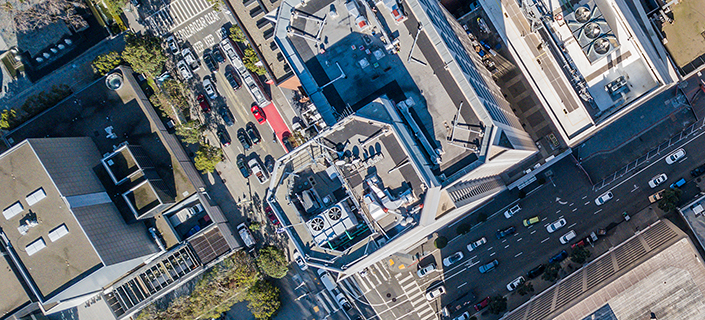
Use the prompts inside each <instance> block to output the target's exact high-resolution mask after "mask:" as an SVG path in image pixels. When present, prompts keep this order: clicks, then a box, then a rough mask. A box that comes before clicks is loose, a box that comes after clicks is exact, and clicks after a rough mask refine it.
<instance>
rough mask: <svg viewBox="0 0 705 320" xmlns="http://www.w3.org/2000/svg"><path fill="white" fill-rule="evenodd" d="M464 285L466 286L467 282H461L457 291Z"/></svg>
mask: <svg viewBox="0 0 705 320" xmlns="http://www.w3.org/2000/svg"><path fill="white" fill-rule="evenodd" d="M466 284H468V283H467V282H463V283H462V284H461V285H459V286H458V289H460V287H462V286H464V285H466Z"/></svg>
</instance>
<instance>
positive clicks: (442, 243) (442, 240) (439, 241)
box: [433, 236, 448, 249]
mask: <svg viewBox="0 0 705 320" xmlns="http://www.w3.org/2000/svg"><path fill="white" fill-rule="evenodd" d="M433 245H434V246H436V248H438V249H443V248H445V247H446V246H447V245H448V238H446V237H444V236H440V237H438V238H436V241H433Z"/></svg>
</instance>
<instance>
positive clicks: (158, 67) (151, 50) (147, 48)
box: [122, 35, 166, 76]
mask: <svg viewBox="0 0 705 320" xmlns="http://www.w3.org/2000/svg"><path fill="white" fill-rule="evenodd" d="M126 42H127V45H126V46H125V50H123V51H122V59H123V60H125V62H127V63H129V64H130V66H132V69H133V70H135V72H137V73H146V74H148V75H152V76H155V75H159V73H160V72H161V71H162V67H163V66H164V62H166V56H165V55H164V52H163V51H162V47H161V44H160V40H159V38H157V37H152V36H149V35H131V36H129V37H127V39H126Z"/></svg>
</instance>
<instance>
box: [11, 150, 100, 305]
mask: <svg viewBox="0 0 705 320" xmlns="http://www.w3.org/2000/svg"><path fill="white" fill-rule="evenodd" d="M0 168H3V170H2V173H0V185H2V186H4V188H3V192H0V207H2V208H3V210H4V209H6V208H8V207H10V206H12V205H13V204H14V203H16V202H17V201H19V202H20V203H21V204H22V207H23V209H22V211H21V212H20V213H18V214H17V215H15V216H13V217H11V218H10V219H6V218H5V217H2V218H0V228H2V230H3V232H4V233H5V234H6V235H7V237H8V238H9V239H10V241H11V243H12V245H13V247H14V249H15V252H16V253H17V256H18V257H19V259H20V261H21V262H22V264H23V265H24V267H25V268H26V269H27V270H29V272H30V277H31V278H32V281H33V282H34V283H35V284H36V286H37V288H38V289H39V290H40V291H41V292H40V294H42V295H43V296H44V297H47V296H49V295H50V294H52V293H53V292H55V291H57V290H58V289H61V288H62V287H64V286H66V285H69V284H70V282H71V281H72V280H73V279H74V278H77V277H79V276H80V275H81V274H83V273H85V272H88V271H90V270H92V269H94V268H97V267H99V266H101V265H102V263H101V260H100V257H99V256H98V254H97V253H96V251H95V249H94V248H93V246H92V245H91V243H90V241H89V240H88V238H87V237H86V235H85V234H84V232H83V230H82V228H81V226H79V224H78V222H77V220H76V218H75V217H74V215H73V214H72V213H71V211H70V210H69V209H68V206H67V203H65V202H64V201H63V199H62V198H61V195H60V193H59V191H58V190H57V188H56V186H55V184H54V182H53V181H52V179H51V178H50V177H49V175H48V174H47V172H46V170H45V168H44V166H43V165H42V163H41V162H40V161H39V159H38V157H37V155H36V154H35V153H34V151H33V150H32V146H31V144H30V142H29V141H24V142H21V143H20V144H18V145H17V146H15V147H14V148H12V149H10V150H8V151H7V152H5V153H3V154H2V155H0ZM39 188H42V190H43V191H44V193H45V194H46V198H43V199H41V200H40V201H38V202H36V203H34V204H32V205H29V204H28V202H27V199H26V197H27V195H29V194H31V193H33V192H35V191H36V190H38V189H39ZM33 215H36V218H37V221H38V223H37V224H36V225H35V226H33V227H30V228H29V229H28V230H27V232H26V234H24V235H22V234H21V233H20V232H19V230H18V226H19V225H20V223H21V220H22V219H27V218H30V217H31V216H33ZM62 225H64V226H66V229H67V230H68V233H67V234H65V235H64V236H63V237H61V238H59V239H55V241H52V240H51V238H50V237H49V233H50V232H51V231H53V230H55V229H57V228H59V227H61V226H62ZM40 238H41V239H42V240H43V241H44V243H45V245H46V247H45V248H42V249H41V250H39V251H37V252H36V253H34V254H33V255H31V256H30V255H29V254H28V253H27V249H26V247H27V246H28V245H29V244H32V243H34V242H35V241H37V240H38V239H40ZM2 290H3V291H7V290H5V288H2Z"/></svg>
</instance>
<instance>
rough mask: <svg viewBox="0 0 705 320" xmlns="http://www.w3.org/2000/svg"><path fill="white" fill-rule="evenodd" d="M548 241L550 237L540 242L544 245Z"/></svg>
mask: <svg viewBox="0 0 705 320" xmlns="http://www.w3.org/2000/svg"><path fill="white" fill-rule="evenodd" d="M549 239H551V237H548V238H546V239H543V240H541V243H544V242H546V241H548V240H549Z"/></svg>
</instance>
